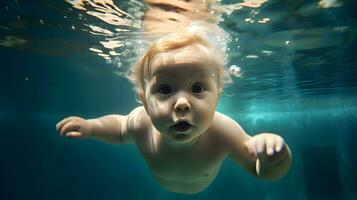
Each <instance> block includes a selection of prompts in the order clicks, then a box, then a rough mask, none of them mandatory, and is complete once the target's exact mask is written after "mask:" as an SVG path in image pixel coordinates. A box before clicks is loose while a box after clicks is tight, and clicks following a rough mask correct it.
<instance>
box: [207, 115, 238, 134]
mask: <svg viewBox="0 0 357 200" xmlns="http://www.w3.org/2000/svg"><path fill="white" fill-rule="evenodd" d="M210 130H211V131H212V132H214V133H217V134H218V135H219V136H220V137H222V136H226V137H229V138H231V137H237V136H239V135H241V134H245V132H244V130H243V129H242V128H241V126H240V125H239V124H238V123H237V122H236V121H235V120H234V119H232V118H231V117H229V116H227V115H225V114H223V113H220V112H218V111H216V113H215V115H214V118H213V120H212V124H211V127H210Z"/></svg>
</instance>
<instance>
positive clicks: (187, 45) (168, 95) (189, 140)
mask: <svg viewBox="0 0 357 200" xmlns="http://www.w3.org/2000/svg"><path fill="white" fill-rule="evenodd" d="M223 71H224V68H223V64H222V62H221V61H219V59H217V58H216V56H215V53H214V51H213V48H212V47H211V46H210V45H209V44H208V43H207V42H206V41H205V40H204V39H203V38H202V37H200V36H198V35H196V34H190V33H172V34H169V35H167V36H165V37H162V38H160V39H159V40H157V41H156V42H154V43H153V44H152V45H151V46H150V47H149V49H148V50H147V52H146V53H145V54H144V55H143V57H142V58H141V59H140V61H139V62H138V64H137V65H136V66H135V67H134V68H133V70H132V72H133V73H132V81H133V82H134V85H135V87H136V90H137V92H138V96H139V97H140V100H141V102H142V105H143V106H140V107H137V108H135V109H134V110H132V111H131V112H130V113H129V114H128V115H115V114H113V115H107V116H103V117H100V118H96V119H83V118H81V117H74V116H72V117H68V118H65V119H63V120H62V121H60V122H58V124H57V125H56V128H57V131H58V132H59V134H60V135H61V136H64V137H68V138H94V139H98V140H102V141H105V142H108V143H118V144H124V143H126V144H128V143H130V144H135V145H136V146H137V148H138V149H139V151H140V153H141V154H142V156H143V158H144V159H145V160H146V161H147V163H148V165H149V167H150V169H151V170H152V173H153V175H154V177H155V178H156V180H157V181H158V182H159V183H160V184H161V185H162V186H163V187H164V188H166V189H167V190H169V191H172V192H177V193H186V194H193V193H198V192H200V191H202V190H204V189H205V188H206V187H207V186H209V185H210V183H212V181H213V180H214V179H215V177H216V176H217V174H218V172H219V169H220V167H221V164H222V161H223V160H224V159H225V158H226V157H227V156H229V157H231V158H232V159H234V160H236V161H237V163H238V164H239V165H241V166H242V167H243V168H244V169H246V170H247V171H248V172H249V173H251V174H252V175H254V176H256V177H258V178H261V179H266V180H274V179H278V178H280V177H282V176H284V175H285V174H286V173H287V172H288V170H289V168H290V165H291V160H292V159H291V153H290V150H289V147H288V145H287V144H286V143H285V142H284V140H283V138H281V137H280V136H279V135H276V134H273V133H261V134H258V135H255V136H253V137H252V136H249V135H248V134H247V133H246V132H245V131H244V130H243V129H242V128H241V127H240V126H239V125H238V124H237V123H236V122H235V121H234V120H232V119H231V118H230V117H228V116H226V115H224V114H222V113H219V112H217V111H216V106H217V102H218V99H219V96H220V94H221V91H222V87H223V83H222V82H223V81H222V76H223Z"/></svg>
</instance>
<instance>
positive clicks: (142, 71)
mask: <svg viewBox="0 0 357 200" xmlns="http://www.w3.org/2000/svg"><path fill="white" fill-rule="evenodd" d="M190 45H198V46H200V47H203V48H200V49H202V50H204V49H206V50H207V53H208V55H209V57H210V58H211V60H212V61H213V62H214V63H213V64H214V65H215V66H216V67H217V86H218V88H219V90H221V89H222V87H223V85H224V84H225V83H224V82H223V81H222V80H223V78H222V76H223V75H224V74H227V73H225V71H224V67H223V65H224V61H220V60H219V59H216V58H215V56H214V55H215V50H214V49H213V48H212V47H211V45H209V44H208V42H207V41H206V40H204V39H203V38H202V37H201V36H199V35H197V34H193V33H171V34H169V35H167V36H164V37H161V38H160V39H158V40H157V41H155V42H154V43H152V44H151V46H150V47H149V48H148V50H147V51H146V52H145V54H144V55H143V56H142V57H141V58H140V59H139V60H138V62H137V63H136V64H135V65H134V67H133V68H131V71H130V73H131V74H130V75H129V80H130V81H131V82H132V83H133V84H134V87H135V88H134V89H135V90H136V92H137V93H142V92H143V91H144V89H145V78H146V75H147V73H148V72H149V71H150V67H151V64H152V61H153V58H154V57H155V55H157V54H159V53H165V52H169V51H172V50H176V49H180V48H184V47H188V46H190ZM228 82H229V81H228Z"/></svg>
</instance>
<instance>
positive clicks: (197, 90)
mask: <svg viewBox="0 0 357 200" xmlns="http://www.w3.org/2000/svg"><path fill="white" fill-rule="evenodd" d="M191 91H192V92H193V93H197V94H199V93H202V92H203V84H202V83H195V84H193V85H192V88H191Z"/></svg>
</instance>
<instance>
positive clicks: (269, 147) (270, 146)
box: [265, 137, 275, 156]
mask: <svg viewBox="0 0 357 200" xmlns="http://www.w3.org/2000/svg"><path fill="white" fill-rule="evenodd" d="M265 145H266V146H265V149H266V153H267V154H268V155H269V156H271V155H273V154H274V146H275V138H274V137H268V138H267V139H266V143H265Z"/></svg>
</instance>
